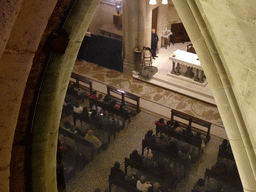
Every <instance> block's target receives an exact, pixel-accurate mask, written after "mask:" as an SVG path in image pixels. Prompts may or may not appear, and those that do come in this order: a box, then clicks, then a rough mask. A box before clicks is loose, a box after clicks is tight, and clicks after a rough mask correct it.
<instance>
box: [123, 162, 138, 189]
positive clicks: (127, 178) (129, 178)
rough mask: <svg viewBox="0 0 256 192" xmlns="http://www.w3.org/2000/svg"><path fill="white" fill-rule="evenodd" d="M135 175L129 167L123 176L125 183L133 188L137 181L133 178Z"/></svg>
mask: <svg viewBox="0 0 256 192" xmlns="http://www.w3.org/2000/svg"><path fill="white" fill-rule="evenodd" d="M135 175H136V174H135V173H134V172H132V169H131V167H130V166H128V169H127V173H126V175H125V181H126V182H127V183H128V184H129V185H132V186H133V187H136V184H137V179H136V178H135Z"/></svg>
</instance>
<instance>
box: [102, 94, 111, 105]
mask: <svg viewBox="0 0 256 192" xmlns="http://www.w3.org/2000/svg"><path fill="white" fill-rule="evenodd" d="M103 102H104V103H105V104H107V105H110V104H111V98H110V96H109V95H105V97H104V99H103Z"/></svg>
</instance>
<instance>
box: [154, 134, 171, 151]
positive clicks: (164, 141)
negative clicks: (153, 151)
mask: <svg viewBox="0 0 256 192" xmlns="http://www.w3.org/2000/svg"><path fill="white" fill-rule="evenodd" d="M168 144H169V142H168V140H167V139H166V138H165V137H164V135H163V134H162V133H161V134H160V137H157V138H156V145H157V146H158V147H161V148H165V147H166V146H167V145H168Z"/></svg>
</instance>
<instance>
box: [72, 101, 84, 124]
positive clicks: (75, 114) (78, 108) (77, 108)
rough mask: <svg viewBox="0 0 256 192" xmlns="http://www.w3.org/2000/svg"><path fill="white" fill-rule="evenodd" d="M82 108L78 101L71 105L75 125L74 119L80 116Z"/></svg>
mask: <svg viewBox="0 0 256 192" xmlns="http://www.w3.org/2000/svg"><path fill="white" fill-rule="evenodd" d="M83 110H84V108H83V107H82V106H81V105H79V103H78V102H76V103H75V106H74V107H73V120H74V125H75V126H76V120H77V119H79V118H80V114H82V112H83Z"/></svg>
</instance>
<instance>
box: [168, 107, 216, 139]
mask: <svg viewBox="0 0 256 192" xmlns="http://www.w3.org/2000/svg"><path fill="white" fill-rule="evenodd" d="M174 117H179V118H181V119H183V120H186V121H188V122H187V123H184V122H181V121H178V120H177V119H174ZM175 121H177V122H179V123H180V125H181V126H182V127H183V128H187V127H188V126H189V127H191V129H192V131H195V132H198V133H201V134H202V135H206V140H205V142H208V141H209V140H210V138H211V135H210V130H211V125H212V123H210V122H208V121H205V120H202V119H199V118H196V117H193V116H191V115H188V114H186V113H183V112H180V111H177V110H175V109H172V110H171V123H172V124H173V123H174V122H175ZM194 124H195V125H199V126H202V127H205V128H206V131H204V130H201V129H199V128H198V127H196V126H194Z"/></svg>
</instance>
